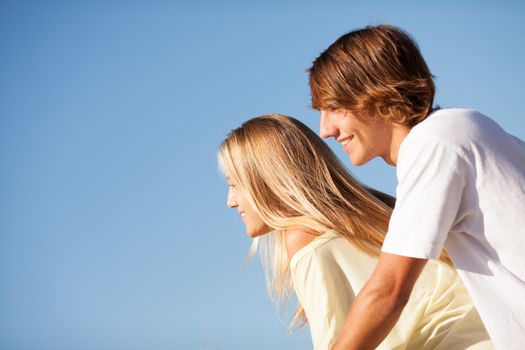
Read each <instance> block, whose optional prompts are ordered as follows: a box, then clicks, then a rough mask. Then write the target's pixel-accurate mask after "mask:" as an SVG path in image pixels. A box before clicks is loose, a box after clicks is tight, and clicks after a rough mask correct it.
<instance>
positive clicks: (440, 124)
mask: <svg viewBox="0 0 525 350" xmlns="http://www.w3.org/2000/svg"><path fill="white" fill-rule="evenodd" d="M496 135H497V136H499V137H504V136H505V135H506V133H505V132H504V131H503V129H501V127H500V126H499V125H498V124H497V123H496V122H495V121H494V120H492V119H490V118H489V117H487V116H485V115H483V114H482V113H480V112H478V111H476V110H473V109H463V108H450V109H439V110H437V111H435V112H433V113H431V114H430V115H429V116H428V117H427V118H426V119H425V120H423V121H422V122H421V123H419V124H417V125H416V126H414V127H413V128H412V130H411V131H410V133H409V134H408V136H407V143H408V144H410V143H414V144H421V143H422V144H426V143H434V144H442V145H448V146H452V147H457V148H465V147H466V148H468V147H469V146H470V145H472V144H478V143H481V144H483V143H484V140H486V139H490V138H491V137H494V136H496Z"/></svg>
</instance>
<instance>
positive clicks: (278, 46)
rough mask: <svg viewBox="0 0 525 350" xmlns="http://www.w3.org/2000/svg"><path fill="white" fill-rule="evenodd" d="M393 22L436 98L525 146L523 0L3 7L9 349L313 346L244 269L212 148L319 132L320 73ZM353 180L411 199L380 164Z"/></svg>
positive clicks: (2, 281) (1, 202)
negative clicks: (253, 122) (313, 103)
mask: <svg viewBox="0 0 525 350" xmlns="http://www.w3.org/2000/svg"><path fill="white" fill-rule="evenodd" d="M190 3H191V4H190ZM379 23H392V24H395V25H398V26H401V27H403V28H404V29H406V30H407V31H409V32H410V33H411V34H412V35H413V37H414V38H415V39H416V40H417V41H418V42H419V44H420V47H421V49H422V51H423V54H424V55H425V57H426V58H427V60H428V63H429V66H430V68H431V70H432V71H433V73H434V74H435V75H436V76H437V80H436V83H437V87H438V94H437V98H436V102H437V103H439V104H440V105H441V106H447V107H470V108H475V109H479V110H481V111H482V112H484V113H485V114H488V115H490V116H491V117H493V118H494V119H496V120H497V121H498V122H499V123H500V124H502V125H503V127H504V128H505V129H507V130H508V131H509V132H511V133H512V134H514V135H516V136H518V137H520V138H522V139H525V122H524V113H523V110H522V105H523V102H524V101H525V89H524V88H523V82H524V81H525V67H524V64H523V57H524V54H525V40H523V38H524V37H525V5H524V4H523V2H520V1H461V2H457V1H426V2H422V1H395V2H393V1H383V2H381V1H366V2H365V1H362V2H354V1H320V0H319V1H259V2H255V1H238V2H235V1H194V2H190V1H186V2H182V1H180V2H177V1H130V2H126V1H115V2H112V1H95V2H93V1H84V2H81V1H77V2H67V1H6V0H4V1H2V2H1V3H0V37H1V52H2V53H1V55H0V77H1V78H0V285H1V287H0V310H1V312H0V348H1V349H6V350H19V349H20V350H22V349H24V350H51V349H53V350H62V349H64V350H66V349H75V350H84V349H86V350H87V349H97V350H106V349H107V350H110V349H111V350H114V349H126V350H135V349H136V350H146V349H148V350H149V349H154V350H165V349H166V350H167V349H177V350H178V349H180V350H192V349H195V350H219V349H220V350H237V349H238V350H244V349H251V350H258V349H261V350H262V349H286V350H288V349H292V350H295V349H307V348H310V340H309V334H308V331H307V330H303V331H300V332H298V333H296V334H292V335H291V336H290V337H288V336H287V335H286V323H287V319H286V317H283V320H282V321H280V320H279V317H278V316H277V315H276V314H275V308H274V306H273V304H272V303H271V302H270V301H268V300H267V299H266V297H265V290H264V282H263V276H262V272H261V268H260V263H259V261H258V259H255V260H254V261H253V262H252V263H251V264H250V265H248V266H247V267H243V266H242V262H243V259H244V256H245V254H246V251H247V249H248V247H249V244H250V241H249V239H248V238H246V237H245V234H244V229H243V225H242V223H241V222H240V220H239V218H238V215H237V214H236V213H235V212H233V211H231V210H228V209H227V208H226V205H225V204H226V198H225V196H226V190H227V188H226V184H225V181H224V180H223V179H222V177H221V175H220V173H219V172H218V170H217V164H216V160H215V151H216V148H217V146H218V144H219V143H220V142H221V140H222V139H223V138H224V136H225V135H226V134H227V132H228V131H229V130H230V129H232V128H235V127H237V126H238V125H240V123H241V122H242V121H244V120H246V119H248V118H249V117H252V116H256V115H260V114H264V113H271V112H280V113H285V114H289V115H293V116H295V117H297V118H299V119H301V120H303V121H304V122H306V123H307V124H308V125H310V126H311V127H312V128H313V129H314V130H318V113H317V112H315V111H313V110H311V109H310V108H309V91H308V84H307V75H306V73H305V70H306V69H307V68H308V67H309V65H310V63H311V62H312V60H313V59H314V58H315V57H317V55H318V54H319V53H320V52H321V51H322V50H324V49H325V48H326V47H327V46H328V45H329V44H330V43H331V42H332V41H334V40H335V39H336V38H337V37H338V36H340V35H342V34H344V33H345V32H347V31H349V30H351V29H354V28H357V27H361V26H363V25H367V24H379ZM330 145H331V146H332V147H334V149H335V150H336V151H337V153H338V154H339V155H340V156H341V157H343V158H344V159H345V162H347V164H349V162H348V161H347V158H346V156H345V155H344V154H343V153H342V152H341V151H340V149H339V148H338V146H337V145H335V144H333V143H330ZM351 169H352V171H354V172H355V173H356V175H357V176H358V177H359V178H360V179H361V180H362V181H363V182H365V183H367V184H369V185H371V186H374V187H377V188H380V189H382V190H385V191H387V192H390V193H393V192H394V189H395V172H394V169H393V168H390V167H387V166H386V165H384V164H382V162H381V161H374V162H372V164H369V165H366V166H364V167H362V168H354V167H351Z"/></svg>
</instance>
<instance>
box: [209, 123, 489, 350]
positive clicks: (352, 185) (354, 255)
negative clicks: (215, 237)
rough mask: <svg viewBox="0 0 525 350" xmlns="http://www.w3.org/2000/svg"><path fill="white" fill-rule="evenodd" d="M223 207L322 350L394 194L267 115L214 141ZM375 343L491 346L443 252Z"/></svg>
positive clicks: (366, 265) (362, 277)
mask: <svg viewBox="0 0 525 350" xmlns="http://www.w3.org/2000/svg"><path fill="white" fill-rule="evenodd" d="M218 158H219V164H220V166H221V168H222V170H223V172H224V174H225V175H226V177H227V179H228V182H229V184H230V190H229V193H228V206H229V207H230V208H236V209H237V210H238V211H239V213H240V215H241V217H242V220H243V221H244V224H245V226H246V232H247V234H248V235H249V236H250V237H254V238H255V240H254V246H252V251H254V250H255V249H257V245H258V244H259V245H260V251H261V255H262V260H263V264H264V265H265V270H266V276H267V285H268V291H269V294H270V296H271V297H273V298H274V299H276V300H277V301H280V302H283V301H286V299H287V297H288V296H289V295H290V292H291V290H292V288H293V289H294V290H295V293H296V295H297V299H298V302H299V307H298V310H297V314H296V318H295V320H294V321H299V320H302V321H303V322H308V323H309V325H310V330H311V334H312V341H313V345H314V348H315V349H329V348H330V347H331V345H333V343H334V342H335V340H336V337H337V335H338V334H339V332H340V330H341V328H342V326H343V323H344V321H345V319H346V315H347V312H348V310H349V309H350V305H351V303H352V301H353V300H354V298H355V296H356V295H357V294H358V293H359V290H360V289H361V288H362V287H363V285H364V283H365V282H366V280H367V279H368V277H369V276H370V274H371V273H372V271H373V268H374V266H375V264H376V262H377V257H378V255H379V252H380V248H381V245H382V243H383V239H384V236H385V233H386V230H387V227H388V221H389V217H390V214H391V211H392V207H393V203H394V199H393V198H392V197H390V196H388V195H386V194H384V193H381V192H378V191H374V190H371V189H368V188H366V187H364V186H362V185H361V184H359V183H358V181H357V180H355V179H354V178H353V177H352V176H351V175H350V174H349V172H348V171H347V170H346V169H345V167H344V166H343V165H342V164H341V163H340V162H339V160H338V159H337V157H336V156H335V154H334V153H333V152H332V151H331V150H330V149H329V148H328V146H327V145H326V144H325V143H324V142H323V140H321V139H320V138H319V137H318V136H317V135H316V134H315V133H314V132H313V131H312V130H310V129H309V128H308V127H307V126H305V125H304V124H302V123H301V122H299V121H298V120H296V119H293V118H290V117H286V116H283V115H277V114H274V115H266V116H262V117H258V118H253V119H251V120H249V121H247V122H245V123H244V124H243V125H242V126H241V127H239V128H238V129H235V130H233V131H232V132H231V133H230V134H229V136H228V137H227V138H226V140H225V141H224V142H223V143H222V145H221V146H220V149H219V152H218ZM415 219H417V218H415ZM379 349H448V350H450V349H493V345H492V343H491V342H490V340H489V337H488V335H487V333H486V331H485V328H484V327H483V324H482V323H481V320H480V319H479V316H478V314H477V311H476V310H475V308H474V306H473V304H472V301H471V300H470V297H469V296H468V294H467V292H466V290H465V288H464V287H463V284H462V283H461V281H460V280H459V278H458V276H457V274H456V272H455V271H454V269H453V268H452V267H451V266H450V261H449V259H448V257H447V256H446V254H445V253H443V254H442V256H441V259H440V261H429V262H428V263H427V265H426V267H425V270H424V271H423V273H422V277H421V278H420V279H419V280H418V282H417V283H416V285H415V287H414V290H413V292H412V295H411V296H410V300H409V302H408V304H407V306H406V307H405V310H404V311H403V313H402V315H401V317H400V319H399V321H398V322H397V324H396V326H395V327H394V329H393V330H392V332H391V333H390V334H389V336H388V337H387V338H386V339H385V340H384V341H383V342H382V343H381V345H380V347H379Z"/></svg>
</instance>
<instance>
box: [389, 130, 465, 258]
mask: <svg viewBox="0 0 525 350" xmlns="http://www.w3.org/2000/svg"><path fill="white" fill-rule="evenodd" d="M411 136H414V137H411ZM405 141H408V142H407V143H406V144H403V145H402V147H403V149H402V150H401V151H400V158H399V162H398V167H397V176H398V186H397V189H396V196H397V201H396V205H395V208H394V211H393V213H392V217H391V219H390V224H389V228H388V233H387V235H386V237H385V241H384V244H383V247H382V251H383V252H386V253H391V254H396V255H403V256H410V257H415V258H427V259H435V258H437V257H438V256H439V254H440V252H441V250H442V248H443V244H444V242H445V240H446V238H447V235H448V233H449V231H450V230H451V228H452V227H453V225H454V223H455V222H456V220H457V218H458V209H459V207H460V203H461V200H462V196H463V191H464V188H465V178H466V169H467V166H466V164H467V161H466V158H465V156H464V152H463V151H462V149H461V148H460V147H459V146H457V145H455V144H452V143H449V142H447V141H444V140H442V139H439V138H437V137H433V136H432V135H417V136H415V135H410V134H409V136H407V139H406V140H405ZM401 152H402V153H401Z"/></svg>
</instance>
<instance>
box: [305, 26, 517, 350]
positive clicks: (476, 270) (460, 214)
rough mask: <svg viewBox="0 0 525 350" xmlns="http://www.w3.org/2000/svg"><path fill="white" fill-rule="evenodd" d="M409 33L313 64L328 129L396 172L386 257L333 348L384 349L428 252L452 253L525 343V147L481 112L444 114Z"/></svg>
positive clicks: (502, 324) (390, 34)
mask: <svg viewBox="0 0 525 350" xmlns="http://www.w3.org/2000/svg"><path fill="white" fill-rule="evenodd" d="M432 78H433V76H432V74H431V73H430V70H429V69H428V67H427V65H426V63H425V61H424V59H423V57H422V56H421V53H420V51H419V49H418V47H417V45H416V44H415V43H414V41H413V40H412V39H411V38H410V36H409V35H408V34H407V33H405V32H404V31H403V30H401V29H399V28H396V27H393V26H388V25H380V26H376V27H366V28H363V29H360V30H356V31H353V32H350V33H348V34H346V35H344V36H342V37H341V38H339V39H338V40H337V41H335V42H334V43H333V44H332V45H331V46H330V47H329V48H328V49H327V50H326V51H324V52H323V53H322V54H321V55H320V56H319V57H318V58H317V59H316V60H315V61H314V63H313V65H312V67H311V68H310V87H311V91H312V105H313V107H314V108H316V109H318V110H320V111H321V136H323V137H325V138H326V137H334V138H335V139H336V140H337V141H338V142H340V143H341V144H342V146H343V148H344V150H345V152H346V153H348V154H349V156H350V160H351V161H352V163H353V164H355V165H362V164H365V163H367V162H368V161H369V160H371V159H373V158H375V157H382V158H383V159H384V160H385V161H386V162H387V163H388V164H390V165H393V166H396V167H397V169H396V170H397V178H398V187H397V190H396V192H397V193H396V194H397V203H396V206H395V209H394V212H393V214H392V218H391V220H390V225H389V230H388V233H387V236H386V239H385V242H384V245H383V248H382V254H381V256H380V258H379V263H378V265H377V267H376V269H375V271H374V273H373V274H372V276H371V277H370V279H369V280H368V282H367V283H366V285H365V287H364V288H363V289H362V291H361V293H360V294H359V295H358V296H357V298H356V300H355V302H354V304H353V306H352V309H351V310H350V312H349V314H348V318H347V321H346V324H345V327H344V329H343V331H342V333H341V335H340V337H339V339H338V341H337V343H336V344H335V346H334V347H333V349H337V350H339V349H373V348H375V347H376V346H377V345H379V344H380V343H381V341H382V340H383V338H384V337H385V336H386V335H387V334H388V333H389V331H390V329H391V328H392V327H393V325H394V324H395V323H396V321H397V319H398V318H399V316H400V314H401V312H402V311H403V307H404V305H405V303H406V302H407V300H408V298H409V296H410V292H411V291H412V287H413V286H414V283H415V282H416V280H417V278H418V276H419V274H420V272H421V270H422V269H423V267H424V266H425V263H426V261H427V259H435V258H437V257H438V256H439V255H440V253H441V251H442V249H443V248H445V249H446V251H447V252H448V254H449V255H450V257H451V259H452V261H453V263H454V265H455V267H456V268H457V270H458V272H459V274H460V275H461V277H462V279H463V281H464V283H465V285H466V287H467V289H468V290H469V293H470V295H471V297H472V299H473V301H474V303H475V305H476V307H477V309H478V311H479V313H480V315H481V318H482V320H483V323H484V324H485V326H486V328H487V330H488V332H489V334H490V336H491V339H492V341H493V342H494V344H495V345H496V347H497V348H498V349H502V350H508V349H525V336H524V334H525V254H524V253H522V251H523V250H524V249H525V144H524V143H523V142H522V141H521V140H519V139H517V138H515V137H513V136H512V135H509V134H507V133H506V132H505V131H504V130H502V129H501V128H500V127H499V126H498V125H497V124H496V123H495V122H494V121H492V120H491V119H489V118H487V117H485V116H483V115H482V114H481V113H479V112H476V111H473V110H464V109H437V110H433V109H432V105H433V99H434V92H435V89H434V83H433V81H432Z"/></svg>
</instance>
